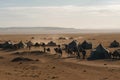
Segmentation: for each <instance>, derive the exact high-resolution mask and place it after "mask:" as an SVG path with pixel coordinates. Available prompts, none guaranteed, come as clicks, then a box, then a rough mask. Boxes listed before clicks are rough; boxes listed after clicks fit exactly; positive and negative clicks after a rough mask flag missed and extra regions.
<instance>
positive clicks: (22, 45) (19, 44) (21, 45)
mask: <svg viewBox="0 0 120 80" xmlns="http://www.w3.org/2000/svg"><path fill="white" fill-rule="evenodd" d="M17 45H18V48H24V47H25V46H26V44H25V43H24V42H22V41H20V42H19V43H18V44H17Z"/></svg>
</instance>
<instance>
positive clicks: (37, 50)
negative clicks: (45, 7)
mask: <svg viewBox="0 0 120 80" xmlns="http://www.w3.org/2000/svg"><path fill="white" fill-rule="evenodd" d="M61 37H62V38H64V39H60V38H61ZM73 40H77V42H79V43H82V42H83V41H84V40H86V41H88V42H91V43H92V45H93V48H92V49H94V48H96V47H97V46H98V45H99V44H102V45H103V46H104V47H105V48H106V49H108V50H109V51H110V52H113V51H114V50H117V49H120V47H117V48H109V45H110V43H111V42H113V41H114V40H116V41H118V42H120V34H119V33H115V34H114V33H102V34H100V33H91V34H88V33H86V34H83V33H81V34H77V33H76V34H26V35H25V34H11V35H6V34H1V35H0V43H1V44H2V43H4V42H5V41H11V42H12V43H14V44H15V43H18V42H20V41H22V42H24V43H26V42H27V41H31V42H32V43H33V44H35V43H36V42H38V43H41V42H44V43H45V44H47V43H48V42H50V41H53V42H55V43H56V44H57V45H61V47H64V46H63V44H68V43H70V42H72V41H73ZM57 47H58V46H46V48H50V52H45V53H44V47H42V46H40V47H34V46H32V47H31V49H30V50H29V49H28V48H26V47H24V48H20V49H3V48H0V80H120V60H119V59H98V60H90V61H89V60H87V58H88V57H89V56H90V53H91V51H92V49H89V50H86V53H87V55H86V58H85V59H82V57H81V58H80V59H77V58H76V56H72V57H68V54H67V53H66V52H65V51H64V50H63V54H62V56H61V57H60V56H59V55H58V54H57V53H56V52H55V51H54V48H57ZM80 55H81V56H82V54H81V53H80ZM20 57H24V58H26V59H27V60H20V59H16V60H15V58H20ZM28 59H29V60H28Z"/></svg>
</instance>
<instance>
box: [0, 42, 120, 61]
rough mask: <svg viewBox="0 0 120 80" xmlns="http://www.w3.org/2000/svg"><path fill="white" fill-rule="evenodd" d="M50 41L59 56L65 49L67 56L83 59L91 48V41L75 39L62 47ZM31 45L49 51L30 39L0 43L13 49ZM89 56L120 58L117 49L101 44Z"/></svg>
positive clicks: (2, 46) (44, 46)
mask: <svg viewBox="0 0 120 80" xmlns="http://www.w3.org/2000/svg"><path fill="white" fill-rule="evenodd" d="M50 43H51V45H52V46H55V48H54V51H55V52H56V53H57V54H59V56H60V57H61V56H62V54H63V51H65V52H66V53H67V54H68V57H70V56H71V55H75V56H76V58H78V59H80V58H81V56H82V58H83V59H85V58H86V54H87V52H86V50H92V43H88V42H87V41H84V42H83V43H82V44H78V43H77V41H76V40H73V41H72V42H70V43H68V44H64V48H63V46H61V45H56V44H55V43H54V44H52V43H53V42H52V41H51V42H50ZM114 43H115V42H114ZM49 45H50V44H49ZM100 45H101V44H100ZM33 46H34V47H40V46H42V47H43V48H44V52H46V51H47V52H50V51H51V50H50V49H51V48H48V47H46V46H47V45H46V44H45V43H43V42H42V43H38V42H36V43H35V44H33V43H32V42H31V41H27V42H26V43H24V42H22V41H20V42H19V43H16V44H13V43H12V42H11V41H6V42H4V43H1V44H0V48H3V49H14V50H17V49H21V48H28V49H29V50H31V47H33ZM99 53H100V54H99ZM106 54H107V55H106ZM90 56H94V59H106V58H109V59H110V58H111V59H120V50H119V49H118V50H115V51H114V52H109V51H108V50H107V49H105V48H104V47H103V46H101V47H99V49H96V51H91V54H90Z"/></svg>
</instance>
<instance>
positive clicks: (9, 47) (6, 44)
mask: <svg viewBox="0 0 120 80" xmlns="http://www.w3.org/2000/svg"><path fill="white" fill-rule="evenodd" d="M13 46H14V44H13V43H12V42H11V41H6V42H5V43H3V44H2V48H4V49H12V48H13Z"/></svg>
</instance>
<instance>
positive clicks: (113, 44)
mask: <svg viewBox="0 0 120 80" xmlns="http://www.w3.org/2000/svg"><path fill="white" fill-rule="evenodd" d="M119 46H120V44H119V42H117V41H116V40H114V41H113V42H112V43H111V44H110V47H111V48H112V47H113V48H114V47H119Z"/></svg>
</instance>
